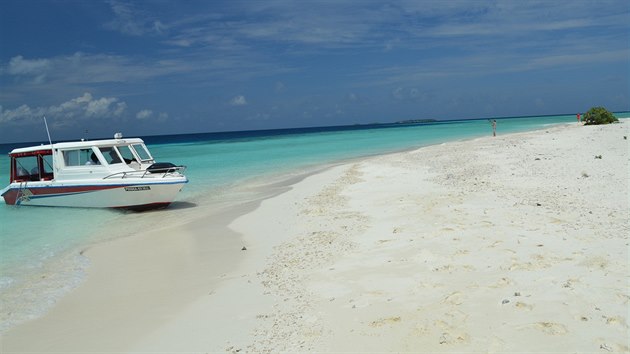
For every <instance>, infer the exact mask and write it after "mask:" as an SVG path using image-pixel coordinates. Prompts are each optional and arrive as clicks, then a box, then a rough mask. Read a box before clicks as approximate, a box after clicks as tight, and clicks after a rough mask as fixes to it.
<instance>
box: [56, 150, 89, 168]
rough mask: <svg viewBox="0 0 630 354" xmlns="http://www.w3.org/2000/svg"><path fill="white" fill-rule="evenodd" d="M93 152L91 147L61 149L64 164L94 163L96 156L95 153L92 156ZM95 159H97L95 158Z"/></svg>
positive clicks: (80, 164)
mask: <svg viewBox="0 0 630 354" xmlns="http://www.w3.org/2000/svg"><path fill="white" fill-rule="evenodd" d="M93 154H94V152H93V151H92V149H76V150H65V151H63V161H64V163H65V165H66V166H83V165H92V164H95V162H94V160H95V158H96V155H94V158H92V155H93ZM96 161H98V160H97V159H96Z"/></svg>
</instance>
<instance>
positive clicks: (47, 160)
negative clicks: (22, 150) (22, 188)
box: [11, 153, 53, 182]
mask: <svg viewBox="0 0 630 354" xmlns="http://www.w3.org/2000/svg"><path fill="white" fill-rule="evenodd" d="M50 179H53V167H52V156H51V155H43V154H38V153H36V154H35V155H30V156H20V157H13V162H12V167H11V180H13V181H19V182H23V181H40V180H42V181H43V180H50Z"/></svg>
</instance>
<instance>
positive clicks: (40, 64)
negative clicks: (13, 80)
mask: <svg viewBox="0 0 630 354" xmlns="http://www.w3.org/2000/svg"><path fill="white" fill-rule="evenodd" d="M49 67H50V60H48V59H31V60H29V59H24V57H23V56H21V55H18V56H16V57H13V58H11V60H10V61H9V66H8V67H7V72H8V73H9V74H11V75H41V74H44V73H46V71H47V70H48V69H49Z"/></svg>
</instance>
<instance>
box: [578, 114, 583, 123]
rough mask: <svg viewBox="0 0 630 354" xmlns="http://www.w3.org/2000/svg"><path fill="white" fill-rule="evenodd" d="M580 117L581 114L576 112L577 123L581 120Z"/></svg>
mask: <svg viewBox="0 0 630 354" xmlns="http://www.w3.org/2000/svg"><path fill="white" fill-rule="evenodd" d="M581 119H582V116H581V115H580V114H579V113H578V114H577V121H578V123H580V122H581Z"/></svg>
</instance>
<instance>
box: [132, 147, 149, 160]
mask: <svg viewBox="0 0 630 354" xmlns="http://www.w3.org/2000/svg"><path fill="white" fill-rule="evenodd" d="M132 146H133V149H134V150H136V153H137V154H138V156H140V159H141V160H142V161H149V160H153V158H152V157H151V154H149V151H147V148H146V147H145V146H144V145H142V144H133V145H132Z"/></svg>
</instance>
